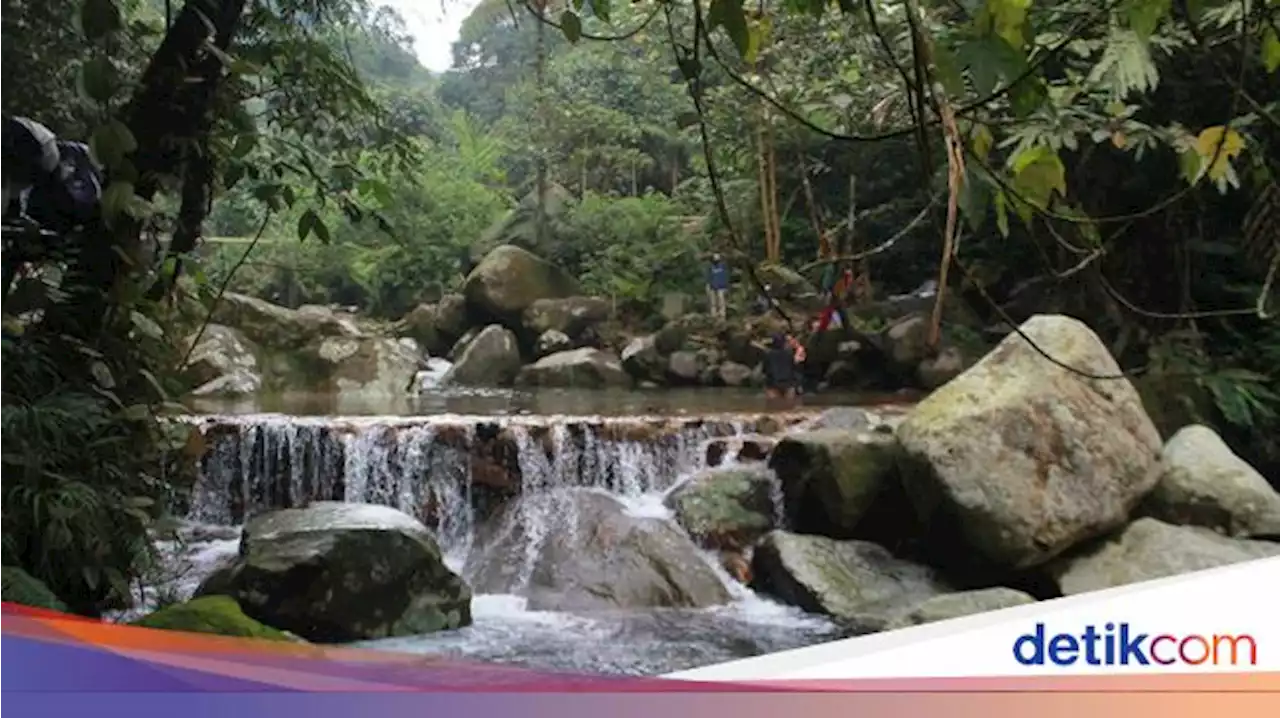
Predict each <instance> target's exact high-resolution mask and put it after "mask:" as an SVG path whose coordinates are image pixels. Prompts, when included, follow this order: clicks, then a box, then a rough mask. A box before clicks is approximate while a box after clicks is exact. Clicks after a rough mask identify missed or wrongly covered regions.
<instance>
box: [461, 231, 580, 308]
mask: <svg viewBox="0 0 1280 718" xmlns="http://www.w3.org/2000/svg"><path fill="white" fill-rule="evenodd" d="M462 293H463V296H465V297H466V300H467V310H468V313H469V314H470V315H471V316H474V317H476V318H479V319H484V320H488V321H497V322H501V323H503V324H506V325H507V326H509V327H519V326H520V323H521V320H522V318H523V314H524V312H525V310H527V309H529V308H530V307H531V306H532V305H533V303H534V302H536V301H538V300H539V299H563V298H566V297H571V296H575V295H577V294H578V283H577V282H576V281H575V280H574V279H573V277H571V276H569V275H568V274H567V273H566V272H565V271H564V270H563V269H561V268H560V267H557V266H556V265H554V264H552V263H550V262H548V261H547V260H545V259H543V258H541V257H539V256H537V255H536V254H533V253H532V252H530V251H528V250H526V249H521V248H520V247H517V246H515V245H510V244H504V245H501V246H499V247H497V248H495V249H494V250H493V251H492V252H489V254H487V255H486V256H485V258H484V259H482V260H480V264H479V265H477V266H476V268H475V269H473V270H472V271H471V274H470V276H468V277H467V281H466V284H465V285H464V286H463V292H462Z"/></svg>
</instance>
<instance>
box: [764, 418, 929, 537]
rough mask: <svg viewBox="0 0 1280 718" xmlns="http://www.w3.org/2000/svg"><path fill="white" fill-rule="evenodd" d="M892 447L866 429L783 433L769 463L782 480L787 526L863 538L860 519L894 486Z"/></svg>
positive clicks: (890, 439)
mask: <svg viewBox="0 0 1280 718" xmlns="http://www.w3.org/2000/svg"><path fill="white" fill-rule="evenodd" d="M896 450H897V446H896V444H895V443H894V440H893V436H892V435H888V434H877V433H872V432H857V431H847V430H842V429H819V430H816V431H807V432H802V433H797V434H792V435H789V436H786V437H784V438H783V439H782V440H781V441H779V442H778V444H777V446H775V447H774V449H773V453H772V454H771V455H770V456H769V466H770V468H772V469H773V470H774V472H776V473H777V475H778V479H779V481H780V482H781V484H782V495H783V497H784V503H785V505H786V515H787V525H788V526H790V527H791V528H792V529H794V530H795V531H797V532H799V533H807V534H820V535H823V536H831V537H833V538H854V537H859V538H865V536H860V535H859V529H860V528H862V524H863V519H864V518H866V517H867V515H868V514H869V513H870V512H871V510H872V506H874V505H875V504H876V503H877V502H878V501H881V500H882V499H886V498H888V497H890V496H891V495H892V494H893V490H894V489H895V488H896V487H897V484H898V473H897V467H896V464H895V455H896ZM882 505H883V504H882ZM883 510H884V509H880V510H879V511H883ZM895 513H905V512H903V511H896V512H895Z"/></svg>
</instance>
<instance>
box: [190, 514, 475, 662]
mask: <svg viewBox="0 0 1280 718" xmlns="http://www.w3.org/2000/svg"><path fill="white" fill-rule="evenodd" d="M217 594H221V595H226V596H231V597H232V598H234V599H235V600H236V601H237V602H238V603H239V605H240V606H241V607H242V608H243V609H244V612H245V614H247V615H248V616H250V617H252V618H254V619H256V620H258V621H261V622H263V623H265V624H267V625H270V626H274V627H276V628H280V629H283V630H287V631H289V632H291V633H294V634H296V635H299V636H302V637H303V638H306V639H308V640H312V641H317V642H321V643H341V642H350V641H358V640H366V639H374V638H387V637H391V636H407V635H414V634H421V633H431V632H433V631H440V630H447V629H454V628H459V627H461V626H466V625H469V624H470V623H471V591H470V589H468V588H467V585H466V584H465V583H463V581H462V580H461V579H459V578H458V577H457V576H456V575H454V573H453V572H452V571H450V570H449V569H448V568H447V567H446V566H445V564H444V560H443V558H442V557H441V555H440V549H439V547H438V546H437V545H436V542H435V539H433V538H432V537H431V534H430V533H429V532H428V531H427V529H426V527H425V526H423V525H422V524H421V523H419V522H418V521H417V520H416V519H414V518H412V517H410V516H408V515H406V514H403V513H401V512H399V511H396V510H395V509H392V508H388V507H385V506H376V505H372V504H356V503H339V502H329V501H321V502H315V503H312V504H311V505H310V506H308V507H307V508H301V509H284V510H282V511H274V512H271V513H266V514H261V515H258V516H255V517H254V518H252V519H250V520H249V522H248V523H247V524H245V527H244V532H243V534H242V538H241V540H240V555H239V557H238V558H237V560H236V562H235V564H234V565H233V566H232V567H231V568H230V569H228V570H226V571H223V572H219V573H215V574H214V575H212V576H210V577H209V578H208V579H206V581H205V583H204V584H203V585H202V586H201V587H200V588H199V589H198V591H197V595H217Z"/></svg>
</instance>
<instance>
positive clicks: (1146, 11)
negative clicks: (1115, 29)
mask: <svg viewBox="0 0 1280 718" xmlns="http://www.w3.org/2000/svg"><path fill="white" fill-rule="evenodd" d="M1171 4H1172V0H1126V2H1125V6H1126V7H1125V8H1124V11H1125V16H1126V17H1127V18H1128V20H1129V29H1130V30H1133V31H1134V32H1135V33H1137V34H1138V37H1141V38H1142V39H1143V40H1146V39H1147V38H1149V37H1151V33H1153V32H1155V31H1156V27H1157V26H1159V25H1160V21H1161V20H1163V19H1164V17H1165V16H1166V15H1168V14H1169V6H1170V5H1171Z"/></svg>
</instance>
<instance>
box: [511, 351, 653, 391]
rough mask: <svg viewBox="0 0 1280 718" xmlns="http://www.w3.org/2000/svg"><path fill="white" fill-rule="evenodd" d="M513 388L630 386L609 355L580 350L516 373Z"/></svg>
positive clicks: (559, 353)
mask: <svg viewBox="0 0 1280 718" xmlns="http://www.w3.org/2000/svg"><path fill="white" fill-rule="evenodd" d="M516 385H517V386H542V387H556V388H577V389H604V388H610V387H619V388H627V387H630V386H631V375H630V374H627V372H626V370H625V369H623V368H622V362H620V361H618V358H617V357H615V356H613V355H612V354H610V353H608V352H606V351H601V350H600V349H592V348H589V347H584V348H582V349H571V350H569V351H564V352H557V353H555V354H552V355H550V356H546V357H543V358H541V359H539V360H538V361H536V362H534V363H533V364H530V365H529V366H526V367H525V368H523V369H521V370H520V374H519V375H518V376H517V377H516Z"/></svg>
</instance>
